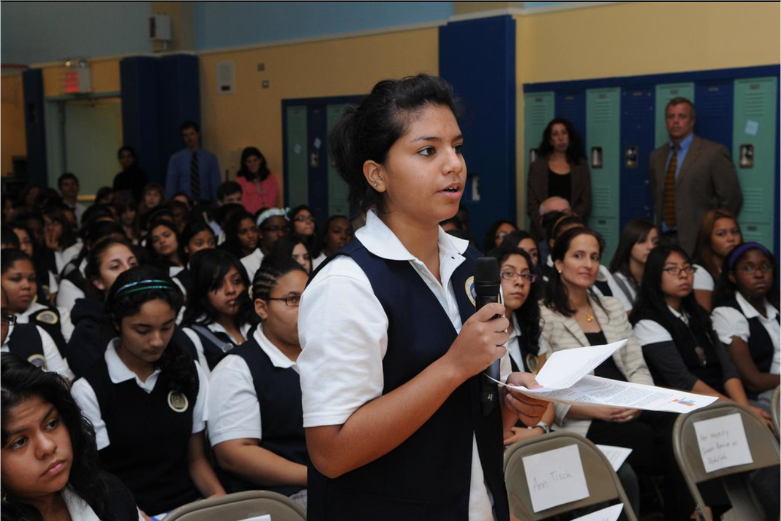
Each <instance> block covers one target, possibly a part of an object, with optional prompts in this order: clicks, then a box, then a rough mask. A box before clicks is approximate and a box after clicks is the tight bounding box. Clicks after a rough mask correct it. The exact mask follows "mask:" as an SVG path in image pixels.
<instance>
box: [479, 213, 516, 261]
mask: <svg viewBox="0 0 781 521" xmlns="http://www.w3.org/2000/svg"><path fill="white" fill-rule="evenodd" d="M516 231H518V227H517V226H516V225H515V223H514V222H512V221H506V220H499V221H494V222H493V223H491V226H489V227H488V231H487V232H485V241H484V242H483V253H488V252H489V251H491V250H493V249H494V248H496V247H497V246H499V245H500V244H502V241H503V240H504V238H505V236H506V235H508V234H510V233H512V232H516Z"/></svg>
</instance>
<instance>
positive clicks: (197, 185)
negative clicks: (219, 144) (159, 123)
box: [165, 121, 220, 201]
mask: <svg viewBox="0 0 781 521" xmlns="http://www.w3.org/2000/svg"><path fill="white" fill-rule="evenodd" d="M181 130H182V140H183V141H184V144H185V148H183V149H182V150H180V151H179V152H176V153H175V154H173V155H172V156H171V159H169V160H168V175H167V176H166V182H165V195H166V197H167V198H168V199H170V198H171V197H173V195H174V194H176V193H178V192H184V193H185V194H187V195H188V196H189V197H190V199H193V200H194V201H216V200H217V187H218V186H219V185H220V166H219V165H218V164H217V156H215V155H214V154H212V153H211V152H207V151H206V150H203V149H202V148H201V132H200V129H199V128H198V125H197V124H196V123H195V122H193V121H185V122H184V123H182V126H181Z"/></svg>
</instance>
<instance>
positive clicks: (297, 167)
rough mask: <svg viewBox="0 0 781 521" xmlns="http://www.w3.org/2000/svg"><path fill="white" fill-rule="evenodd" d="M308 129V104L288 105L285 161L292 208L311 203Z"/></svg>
mask: <svg viewBox="0 0 781 521" xmlns="http://www.w3.org/2000/svg"><path fill="white" fill-rule="evenodd" d="M306 131H307V110H306V106H303V105H301V106H293V107H287V150H285V161H286V162H287V175H288V185H287V186H288V204H289V205H290V207H291V208H292V207H294V206H298V205H299V204H309V179H308V167H307V155H308V152H307V138H306Z"/></svg>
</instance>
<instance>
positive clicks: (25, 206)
mask: <svg viewBox="0 0 781 521" xmlns="http://www.w3.org/2000/svg"><path fill="white" fill-rule="evenodd" d="M39 195H41V187H40V185H37V184H35V183H27V184H26V185H24V186H23V187H22V189H21V190H19V197H18V203H19V211H20V212H35V211H37V210H38V208H37V207H36V205H35V201H36V199H38V196H39Z"/></svg>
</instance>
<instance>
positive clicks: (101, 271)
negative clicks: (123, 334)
mask: <svg viewBox="0 0 781 521" xmlns="http://www.w3.org/2000/svg"><path fill="white" fill-rule="evenodd" d="M86 261H87V264H86V267H85V268H84V276H85V278H86V280H87V285H86V287H85V297H84V298H79V299H77V300H76V304H75V305H74V306H73V310H71V321H72V322H73V326H74V328H73V334H72V335H71V337H70V340H69V341H68V346H67V350H66V354H67V358H68V363H69V364H70V366H71V369H72V370H73V372H74V374H76V376H82V375H83V374H84V372H85V371H86V370H87V369H88V368H89V367H90V366H91V365H92V364H93V363H95V362H96V361H97V360H99V359H100V358H101V357H102V356H103V353H104V352H105V348H106V345H108V343H109V341H110V340H111V339H113V338H114V336H116V333H115V331H114V328H113V326H112V325H111V324H109V323H108V322H107V321H106V320H105V300H106V297H107V296H108V291H109V289H110V288H111V285H112V284H114V281H115V280H116V279H117V277H119V275H120V274H122V273H124V272H126V271H127V270H129V269H130V268H134V267H136V266H138V264H139V262H138V259H137V258H136V254H135V252H134V251H133V249H132V246H131V245H130V243H129V242H127V240H125V239H122V238H119V237H105V238H103V239H101V240H99V241H98V242H97V244H95V245H94V246H93V247H92V248H90V250H89V253H88V254H87V257H86Z"/></svg>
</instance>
